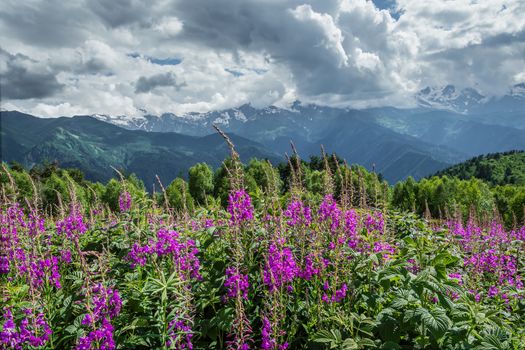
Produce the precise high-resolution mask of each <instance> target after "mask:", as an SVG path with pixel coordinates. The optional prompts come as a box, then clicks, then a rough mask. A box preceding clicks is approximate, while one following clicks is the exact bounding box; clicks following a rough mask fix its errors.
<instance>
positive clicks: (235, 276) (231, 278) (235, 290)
mask: <svg viewBox="0 0 525 350" xmlns="http://www.w3.org/2000/svg"><path fill="white" fill-rule="evenodd" d="M224 286H225V287H226V290H227V291H226V296H227V297H228V298H229V299H233V298H236V297H237V295H239V294H240V295H241V296H242V297H243V299H245V300H248V288H249V287H250V284H249V283H248V275H244V274H242V273H240V272H239V271H238V270H237V269H236V268H235V267H231V266H230V267H228V268H227V269H226V280H225V281H224Z"/></svg>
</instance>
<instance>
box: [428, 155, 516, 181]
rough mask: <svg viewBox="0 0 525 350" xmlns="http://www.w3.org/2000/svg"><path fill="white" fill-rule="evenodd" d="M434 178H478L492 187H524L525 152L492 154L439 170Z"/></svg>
mask: <svg viewBox="0 0 525 350" xmlns="http://www.w3.org/2000/svg"><path fill="white" fill-rule="evenodd" d="M435 175H436V176H444V175H446V176H451V177H457V178H460V179H464V180H467V179H470V178H478V179H482V180H484V181H486V182H488V183H490V184H492V185H506V184H512V185H525V151H511V152H505V153H492V154H487V155H482V156H479V157H475V158H472V159H469V160H467V161H465V162H463V163H459V164H456V165H454V166H452V167H450V168H447V169H444V170H441V171H439V172H437V173H436V174H435Z"/></svg>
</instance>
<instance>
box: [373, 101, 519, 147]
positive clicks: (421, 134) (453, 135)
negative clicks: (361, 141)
mask: <svg viewBox="0 0 525 350" xmlns="http://www.w3.org/2000/svg"><path fill="white" fill-rule="evenodd" d="M523 113H525V112H523ZM523 113H522V114H521V115H516V114H514V116H515V119H514V124H517V123H520V122H521V123H524V124H525V114H523ZM374 117H375V119H376V120H377V123H378V124H380V125H382V126H384V127H385V128H389V129H391V130H393V131H396V132H398V133H401V134H405V135H410V136H412V137H415V138H418V139H420V140H425V141H426V142H428V143H430V144H433V145H437V146H446V147H449V148H451V149H454V150H456V151H458V152H461V153H464V154H466V155H468V156H470V157H472V156H476V155H479V154H486V153H494V152H502V151H510V150H514V149H520V150H525V130H523V129H519V128H515V127H510V126H505V125H504V124H503V123H502V124H503V125H502V124H490V123H489V122H490V120H493V118H491V119H490V120H486V119H484V118H482V117H481V116H478V115H468V116H467V115H461V114H457V113H453V112H449V111H437V110H433V111H428V110H422V111H411V112H405V113H403V111H401V110H396V111H392V109H386V110H384V111H381V110H378V111H376V112H375V113H374ZM494 118H495V117H494Z"/></svg>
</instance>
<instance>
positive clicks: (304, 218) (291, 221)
mask: <svg viewBox="0 0 525 350" xmlns="http://www.w3.org/2000/svg"><path fill="white" fill-rule="evenodd" d="M284 216H285V217H286V218H288V221H286V223H287V224H288V225H289V226H296V225H304V226H309V225H310V224H311V222H312V211H311V210H310V207H307V206H305V205H304V204H303V202H301V201H292V202H291V203H290V204H288V208H287V209H286V211H285V212H284Z"/></svg>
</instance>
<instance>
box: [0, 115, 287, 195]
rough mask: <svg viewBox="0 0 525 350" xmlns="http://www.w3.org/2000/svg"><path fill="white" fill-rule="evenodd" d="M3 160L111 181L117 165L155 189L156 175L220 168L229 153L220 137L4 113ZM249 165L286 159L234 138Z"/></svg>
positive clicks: (169, 177) (1, 117)
mask: <svg viewBox="0 0 525 350" xmlns="http://www.w3.org/2000/svg"><path fill="white" fill-rule="evenodd" d="M0 122H1V129H0V135H1V157H2V161H8V162H9V161H17V162H19V163H21V164H23V165H24V166H26V167H32V166H33V165H35V164H41V163H43V162H45V161H48V162H53V161H57V162H58V163H59V164H60V166H61V167H66V168H67V167H74V168H79V169H81V170H82V171H84V172H85V174H86V177H87V178H88V179H90V180H95V181H107V180H108V179H110V178H111V177H112V176H114V175H115V174H114V172H113V171H112V170H111V167H114V168H117V169H122V170H124V171H126V172H130V173H135V174H136V175H137V176H138V177H139V178H140V179H142V180H143V181H144V183H145V184H146V186H148V187H149V188H151V186H152V184H153V183H155V182H156V179H155V176H156V175H158V176H159V177H160V178H161V180H162V181H163V182H164V183H166V184H169V183H170V182H171V181H172V180H173V179H174V178H175V177H177V176H178V175H180V174H186V172H187V170H188V169H189V168H190V167H191V166H193V165H194V164H196V163H198V162H206V163H208V164H210V165H211V166H214V167H217V166H219V165H220V164H221V162H222V160H223V159H225V158H226V157H227V156H228V154H229V150H228V147H227V145H226V143H225V142H224V140H223V139H222V137H221V136H220V135H218V134H212V135H208V136H202V137H195V136H187V135H181V134H177V133H155V132H144V131H138V130H126V129H123V128H120V127H117V126H115V125H111V124H108V123H105V122H102V121H99V120H96V119H94V118H92V117H87V116H78V117H73V118H55V119H42V118H36V117H33V116H30V115H27V114H23V113H18V112H1V113H0ZM230 137H231V138H232V140H233V142H234V143H235V145H236V148H237V150H238V152H239V154H240V155H241V159H242V160H243V161H247V160H248V159H250V158H259V159H264V158H268V159H270V160H271V161H272V163H274V164H276V163H278V162H279V161H281V159H280V157H279V156H278V155H276V154H274V153H271V152H269V151H267V150H266V149H265V148H264V147H263V146H262V145H260V144H258V143H256V142H253V141H250V140H248V139H245V138H242V137H239V136H236V135H230Z"/></svg>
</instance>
